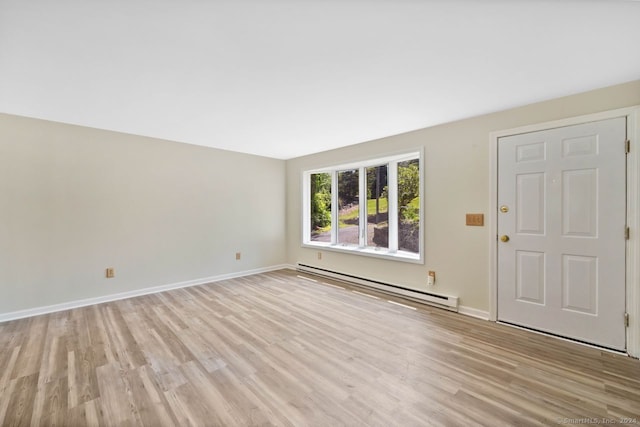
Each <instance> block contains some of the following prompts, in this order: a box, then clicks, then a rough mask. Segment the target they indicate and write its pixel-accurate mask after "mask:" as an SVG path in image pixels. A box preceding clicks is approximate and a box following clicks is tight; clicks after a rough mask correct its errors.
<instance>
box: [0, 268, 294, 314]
mask: <svg viewBox="0 0 640 427" xmlns="http://www.w3.org/2000/svg"><path fill="white" fill-rule="evenodd" d="M285 268H286V269H290V268H294V267H293V266H292V265H288V264H280V265H274V266H271V267H264V268H256V269H254V270H246V271H239V272H235V273H227V274H221V275H218V276H211V277H204V278H201V279H194V280H187V281H185V282H178V283H169V284H166V285H160V286H153V287H150V288H142V289H136V290H133V291H128V292H121V293H117V294H110V295H103V296H99V297H94V298H86V299H81V300H75V301H69V302H63V303H60V304H53V305H47V306H43V307H34V308H28V309H26V310H18V311H10V312H8V313H0V323H2V322H8V321H10V320H17V319H23V318H25V317H33V316H39V315H41V314H48V313H55V312H58V311H64V310H71V309H74V308H80V307H86V306H88V305H95V304H102V303H105V302H111V301H118V300H122V299H127V298H133V297H138V296H142V295H149V294H156V293H158V292H164V291H169V290H171V289H179V288H187V287H189V286H198V285H204V284H207V283H213V282H220V281H222V280H228V279H234V278H236V277H244V276H251V275H254V274H260V273H267V272H270V271H275V270H282V269H285Z"/></svg>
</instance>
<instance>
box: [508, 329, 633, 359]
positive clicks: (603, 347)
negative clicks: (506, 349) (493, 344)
mask: <svg viewBox="0 0 640 427" xmlns="http://www.w3.org/2000/svg"><path fill="white" fill-rule="evenodd" d="M496 323H499V324H501V325H505V326H510V327H512V328H516V329H521V330H523V331H529V332H533V333H534V334H538V335H545V336H547V337H553V338H556V339H559V340H562V341H566V342H571V343H575V344H580V345H583V346H585V347H591V348H593V349H596V350H602V351H606V352H609V353H613V354H618V355H623V356H627V357H631V356H630V355H629V353H627V350H617V349H615V348H610V347H605V346H603V345H598V344H593V343H590V342H586V341H581V340H578V339H575V338H567V337H564V336H562V335H557V334H554V333H551V332H546V331H541V330H539V329H533V328H529V327H527V326H522V325H516V324H515V323H510V322H505V321H504V320H498V321H496Z"/></svg>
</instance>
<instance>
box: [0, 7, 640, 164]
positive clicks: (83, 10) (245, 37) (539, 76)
mask: <svg viewBox="0 0 640 427" xmlns="http://www.w3.org/2000/svg"><path fill="white" fill-rule="evenodd" d="M639 18H640V3H639V2H636V1H625V0H613V1H612V0H587V1H584V0H582V1H578V0H566V1H538V0H535V1H534V0H519V1H517V2H514V1H504V0H481V1H464V0H448V1H435V0H431V1H416V0H395V1H386V0H369V1H365V0H344V1H340V2H338V1H315V0H306V1H293V0H269V1H257V0H237V1H225V0H217V1H209V2H204V1H199V0H182V1H178V0H161V1H150V0H135V1H124V0H116V1H110V2H107V3H105V2H99V1H95V0H91V1H78V0H62V1H56V2H50V1H46V0H33V1H28V2H25V1H22V0H0V64H2V66H0V94H1V96H0V112H3V113H8V114H14V115H21V116H27V117H33V118H41V119H46V120H51V121H57V122H63V123H70V124H77V125H82V126H87V127H93V128H98V129H106V130H113V131H118V132H123V133H130V134H136V135H143V136H151V137H156V138H162V139H168V140H173V141H178V142H185V143H189V144H197V145H204V146H210V147H216V148H222V149H227V150H234V151H239V152H244V153H252V154H258V155H261V156H267V157H274V158H278V159H290V158H294V157H298V156H302V155H306V154H311V153H316V152H321V151H325V150H329V149H333V148H337V147H341V146H346V145H352V144H356V143H360V142H364V141H369V140H374V139H378V138H381V137H385V136H390V135H395V134H400V133H403V132H407V131H411V130H415V129H420V128H425V127H429V126H433V125H437V124H441V123H445V122H451V121H454V120H458V119H461V118H465V117H473V116H477V115H480V114H485V113H489V112H492V111H500V110H505V109H508V108H512V107H515V106H519V105H526V104H530V103H533V102H538V101H542V100H545V99H552V98H557V97H560V96H565V95H570V94H574V93H579V92H584V91H587V90H590V89H594V88H599V87H605V86H610V85H613V84H618V83H622V82H626V81H631V80H635V79H636V78H638V73H639V70H640V55H637V54H634V52H636V50H637V40H639V39H640V26H639V25H637V22H638V19H639Z"/></svg>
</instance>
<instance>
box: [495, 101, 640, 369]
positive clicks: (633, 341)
mask: <svg viewBox="0 0 640 427" xmlns="http://www.w3.org/2000/svg"><path fill="white" fill-rule="evenodd" d="M616 117H626V118H627V138H629V139H631V152H630V153H629V155H628V156H627V225H628V226H629V227H630V228H631V235H630V239H629V240H628V241H627V267H626V310H627V313H629V318H630V321H629V327H628V328H627V352H628V354H629V355H631V356H633V357H640V106H634V107H627V108H620V109H616V110H610V111H603V112H600V113H594V114H588V115H584V116H577V117H571V118H567V119H561V120H554V121H550V122H544V123H536V124H532V125H527V126H521V127H517V128H512V129H505V130H499V131H495V132H491V133H490V134H489V173H490V176H489V186H490V188H489V194H490V205H489V207H490V208H489V214H488V225H489V286H490V294H489V295H490V298H489V320H492V321H494V322H495V321H496V320H497V317H498V264H497V262H498V245H497V243H498V242H497V235H498V234H497V233H498V215H497V213H498V139H499V138H502V137H505V136H510V135H519V134H523V133H529V132H537V131H542V130H548V129H554V128H560V127H565V126H572V125H579V124H583V123H588V122H595V121H599V120H607V119H613V118H616ZM621 149H622V148H621ZM620 322H621V323H622V322H623V319H620Z"/></svg>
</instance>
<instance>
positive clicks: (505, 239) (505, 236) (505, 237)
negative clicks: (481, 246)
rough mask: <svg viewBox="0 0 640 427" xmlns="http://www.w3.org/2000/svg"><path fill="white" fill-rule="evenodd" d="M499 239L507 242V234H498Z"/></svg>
mask: <svg viewBox="0 0 640 427" xmlns="http://www.w3.org/2000/svg"><path fill="white" fill-rule="evenodd" d="M500 240H502V241H503V242H508V241H509V236H507V235H506V234H503V235H502V236H500Z"/></svg>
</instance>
